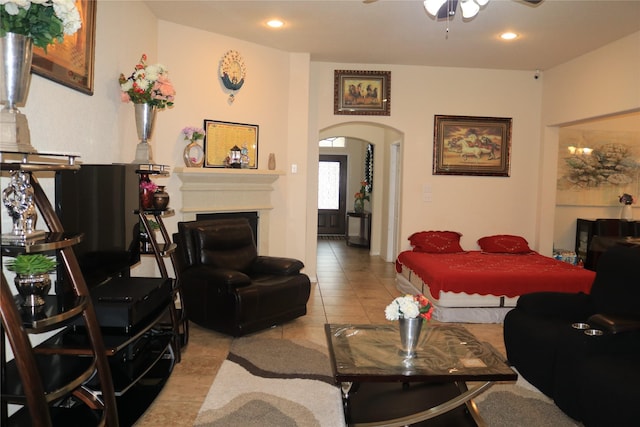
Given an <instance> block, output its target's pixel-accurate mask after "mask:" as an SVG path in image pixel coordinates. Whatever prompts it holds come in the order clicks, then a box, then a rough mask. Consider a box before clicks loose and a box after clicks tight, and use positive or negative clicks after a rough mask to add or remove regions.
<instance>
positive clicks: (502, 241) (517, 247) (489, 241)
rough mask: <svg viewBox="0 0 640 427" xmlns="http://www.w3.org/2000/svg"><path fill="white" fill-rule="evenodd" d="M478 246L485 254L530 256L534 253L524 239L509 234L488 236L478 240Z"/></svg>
mask: <svg viewBox="0 0 640 427" xmlns="http://www.w3.org/2000/svg"><path fill="white" fill-rule="evenodd" d="M478 244H479V245H480V249H482V251H483V252H489V253H494V254H528V253H531V252H533V251H532V250H531V248H529V244H528V243H527V241H526V240H525V239H524V238H522V237H520V236H511V235H509V234H497V235H495V236H486V237H483V238H481V239H480V240H478Z"/></svg>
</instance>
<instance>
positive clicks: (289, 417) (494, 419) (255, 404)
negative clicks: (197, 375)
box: [194, 337, 582, 427]
mask: <svg viewBox="0 0 640 427" xmlns="http://www.w3.org/2000/svg"><path fill="white" fill-rule="evenodd" d="M474 401H475V402H476V404H477V406H478V410H479V412H480V415H481V416H482V418H483V419H484V421H485V422H486V425H487V426H488V427H577V426H582V424H581V423H578V422H576V421H574V420H573V419H571V418H569V417H568V416H566V415H565V414H564V413H563V412H562V411H561V410H560V409H558V407H557V406H555V404H554V403H553V402H552V401H551V400H550V399H549V398H547V397H546V396H545V395H544V394H542V393H541V392H540V391H538V390H537V389H536V388H535V387H533V386H532V385H531V384H529V383H527V382H526V381H525V380H524V379H523V378H522V377H521V376H519V377H518V381H517V383H516V384H496V385H494V386H493V387H491V388H489V390H487V391H486V392H484V393H482V394H481V395H479V396H478V397H476V398H475V399H474ZM344 425H345V421H344V414H343V412H342V399H341V396H340V390H339V389H338V388H337V387H336V386H334V385H333V379H332V376H331V366H330V362H329V358H328V356H327V349H326V348H324V347H321V346H318V345H316V344H314V343H311V342H309V341H304V340H299V341H296V342H293V341H289V340H282V339H271V338H258V337H242V338H237V339H235V340H234V341H233V343H232V344H231V348H230V351H229V355H228V356H227V359H226V360H225V361H224V362H223V363H222V366H221V367H220V370H219V371H218V374H217V375H216V378H215V379H214V382H213V384H212V385H211V388H210V389H209V393H208V394H207V397H206V399H205V401H204V403H203V404H202V407H201V408H200V412H199V413H198V416H197V418H196V421H195V424H194V426H195V427H236V426H237V427H240V426H242V427H254V426H255V427H272V426H273V427H276V426H277V427H341V426H344Z"/></svg>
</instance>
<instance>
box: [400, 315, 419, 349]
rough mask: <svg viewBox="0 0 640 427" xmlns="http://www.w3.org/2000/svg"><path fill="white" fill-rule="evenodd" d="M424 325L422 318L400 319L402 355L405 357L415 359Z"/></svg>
mask: <svg viewBox="0 0 640 427" xmlns="http://www.w3.org/2000/svg"><path fill="white" fill-rule="evenodd" d="M422 323H424V319H423V318H422V317H416V318H413V319H398V324H399V327H400V347H401V354H402V355H404V356H405V357H415V355H416V349H417V348H418V341H419V339H420V331H421V330H422Z"/></svg>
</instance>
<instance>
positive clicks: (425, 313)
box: [384, 294, 433, 321]
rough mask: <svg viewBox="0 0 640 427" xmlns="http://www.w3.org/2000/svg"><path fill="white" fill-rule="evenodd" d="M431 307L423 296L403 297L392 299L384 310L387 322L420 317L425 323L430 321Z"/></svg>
mask: <svg viewBox="0 0 640 427" xmlns="http://www.w3.org/2000/svg"><path fill="white" fill-rule="evenodd" d="M432 313H433V306H432V305H431V303H430V302H429V300H428V299H427V298H426V297H425V296H424V295H421V294H419V295H409V294H407V295H403V296H401V297H397V298H396V299H394V300H393V301H392V302H391V304H389V305H388V306H387V307H386V308H385V310H384V315H385V317H386V318H387V320H398V319H415V318H416V317H418V316H420V317H422V318H423V319H424V320H425V321H426V320H429V319H431V315H432Z"/></svg>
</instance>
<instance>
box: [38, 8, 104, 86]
mask: <svg viewBox="0 0 640 427" xmlns="http://www.w3.org/2000/svg"><path fill="white" fill-rule="evenodd" d="M97 3H98V2H97V1H95V0H76V7H77V8H78V12H79V13H80V20H81V21H82V26H81V27H80V29H79V30H78V31H77V32H76V33H75V34H73V35H66V36H65V37H64V41H63V42H62V43H55V44H52V45H50V46H48V47H47V51H46V52H45V51H44V49H42V48H40V47H34V48H33V60H32V62H31V70H32V71H33V72H34V73H35V74H38V75H40V76H42V77H44V78H47V79H49V80H53V81H54V82H56V83H60V84H62V85H64V86H67V87H70V88H71V89H75V90H77V91H80V92H82V93H86V94H87V95H93V66H94V58H95V52H94V47H95V32H96V4H97Z"/></svg>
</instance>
